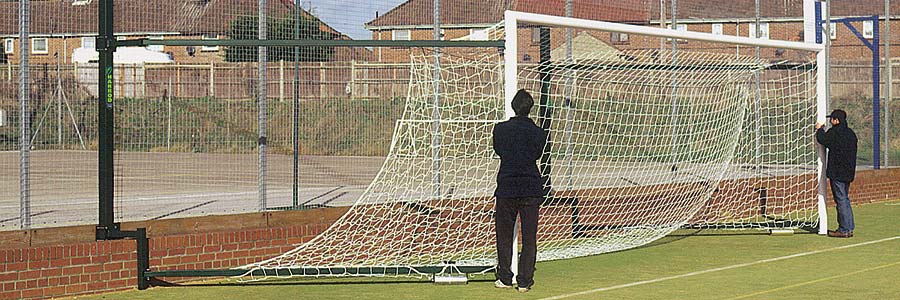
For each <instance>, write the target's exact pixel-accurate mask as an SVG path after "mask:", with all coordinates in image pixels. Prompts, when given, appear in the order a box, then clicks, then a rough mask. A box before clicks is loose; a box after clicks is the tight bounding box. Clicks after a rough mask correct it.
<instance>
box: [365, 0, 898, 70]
mask: <svg viewBox="0 0 900 300" xmlns="http://www.w3.org/2000/svg"><path fill="white" fill-rule="evenodd" d="M760 3H761V7H760V15H761V22H762V24H761V25H760V28H761V30H762V31H763V32H762V35H761V37H764V38H770V39H778V40H794V41H800V40H802V38H803V18H802V16H803V7H802V1H761V2H760ZM666 5H669V4H666ZM891 5H892V8H891V10H892V11H896V12H900V3H896V2H895V3H893V4H891ZM573 6H574V7H573V15H574V17H576V18H583V19H593V20H603V21H610V22H617V23H627V24H635V25H645V26H654V27H659V26H660V21H659V18H660V17H659V15H660V9H659V2H658V1H649V0H631V1H623V2H616V3H610V2H606V1H602V2H601V1H576V2H575V3H574V4H573ZM432 7H433V6H432V1H431V0H409V1H407V2H404V3H402V4H400V5H399V6H397V7H396V8H394V9H393V10H391V11H389V12H387V13H385V14H384V15H381V16H379V17H377V18H375V19H374V20H372V21H371V22H369V23H367V24H366V28H367V29H369V30H371V31H372V36H373V39H382V40H383V39H394V40H423V39H432V38H433V28H432V27H433V17H432V13H431V12H432ZM667 8H668V7H667ZM506 9H511V10H518V11H525V12H533V13H541V14H550V15H559V16H562V15H565V1H562V0H549V1H538V0H493V1H491V0H487V1H485V0H482V1H473V0H446V1H442V4H441V12H440V13H441V27H442V32H443V38H444V39H454V38H459V37H463V36H466V35H469V34H471V33H474V32H476V31H479V30H483V29H485V28H488V27H490V26H493V25H495V24H497V23H498V22H501V21H502V20H503V11H504V10H506ZM831 10H832V12H831V15H832V19H839V18H843V17H860V16H871V15H883V11H884V4H883V2H878V1H853V2H850V1H837V2H833V3H832V9H831ZM664 12H665V14H666V19H671V11H669V10H668V9H666V10H664ZM863 23H867V22H853V23H851V24H852V25H853V26H854V27H855V28H856V29H857V30H859V31H860V32H862V33H863V34H864V35H865V36H866V38H867V39H868V40H869V41H870V42H871V41H872V30H871V28H872V24H871V23H870V22H868V23H869V24H863ZM892 26H893V27H892V29H893V30H892V32H894V33H898V32H900V28H898V27H900V25H898V24H897V21H894V20H893V18H892ZM879 27H880V28H881V30H882V31H883V28H884V18H883V16H881V18H880V21H879ZM751 28H755V1H754V0H733V1H728V2H721V1H711V0H680V1H678V26H677V29H678V30H689V31H698V32H709V33H718V34H725V35H738V36H750V35H749V33H750V32H751V31H755V30H751ZM833 28H834V29H835V30H834V35H832V60H835V61H847V60H851V61H853V60H871V55H868V53H870V52H869V50H868V48H866V47H865V46H864V45H863V43H862V42H861V41H859V40H858V38H857V37H856V36H855V35H854V34H853V33H852V32H851V31H850V30H849V29H847V27H845V26H843V25H841V24H836V25H835V26H834V27H833ZM580 33H581V32H577V31H576V33H575V35H576V36H578V35H579V34H580ZM588 34H590V35H591V37H590V38H587V37H585V38H583V39H585V40H592V41H593V40H596V41H599V42H602V43H603V44H605V45H604V47H603V48H609V47H611V48H614V49H621V50H625V49H657V48H659V47H660V39H659V38H649V37H637V36H631V37H629V36H628V35H625V34H618V33H598V32H589V33H588ZM519 41H520V49H519V53H520V54H519V55H520V57H519V61H521V62H529V61H531V62H534V61H536V60H537V59H536V58H537V55H538V46H539V41H540V39H539V35H538V29H537V28H535V27H528V26H527V25H526V26H523V27H522V28H520V29H519ZM563 43H564V34H563V33H561V32H560V33H557V32H556V31H552V32H551V48H552V49H559V48H560V47H561V46H562V45H563ZM717 47H718V48H719V49H720V51H722V52H728V53H734V52H735V47H733V46H722V45H711V44H709V43H704V42H696V41H685V42H680V43H679V48H683V49H690V48H705V49H707V50H710V49H712V50H713V51H716V50H715V49H716V48H717ZM738 51H740V52H741V53H742V54H744V55H755V48H753V47H740V48H739V50H738ZM894 53H897V52H894ZM408 55H409V53H408V50H407V49H400V48H385V49H376V50H375V57H376V58H377V59H379V60H381V61H389V62H400V61H406V60H408ZM761 55H762V57H763V58H764V59H769V60H800V61H802V60H807V59H808V56H809V55H810V54H809V53H803V52H799V51H791V50H785V49H771V48H770V49H763V51H762V53H761Z"/></svg>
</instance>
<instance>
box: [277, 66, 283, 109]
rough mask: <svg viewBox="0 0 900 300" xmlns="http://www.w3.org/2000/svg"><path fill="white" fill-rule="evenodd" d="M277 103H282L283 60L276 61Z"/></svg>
mask: <svg viewBox="0 0 900 300" xmlns="http://www.w3.org/2000/svg"><path fill="white" fill-rule="evenodd" d="M278 102H284V60H283V59H282V60H279V61H278Z"/></svg>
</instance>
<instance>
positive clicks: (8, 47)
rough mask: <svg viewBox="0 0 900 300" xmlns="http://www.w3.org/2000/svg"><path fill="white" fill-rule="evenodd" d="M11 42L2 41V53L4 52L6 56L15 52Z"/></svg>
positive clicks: (13, 44) (10, 40)
mask: <svg viewBox="0 0 900 300" xmlns="http://www.w3.org/2000/svg"><path fill="white" fill-rule="evenodd" d="M13 41H14V40H13V39H6V40H5V41H3V49H4V50H3V52H6V54H13V53H15V52H16V50H15V48H14V47H15V42H13Z"/></svg>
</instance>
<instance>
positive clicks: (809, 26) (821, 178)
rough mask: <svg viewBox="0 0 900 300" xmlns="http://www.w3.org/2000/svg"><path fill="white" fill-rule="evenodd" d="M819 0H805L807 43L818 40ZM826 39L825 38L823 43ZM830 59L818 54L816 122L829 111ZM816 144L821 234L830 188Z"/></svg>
mask: <svg viewBox="0 0 900 300" xmlns="http://www.w3.org/2000/svg"><path fill="white" fill-rule="evenodd" d="M817 1H818V0H804V1H803V15H804V18H803V22H804V24H803V25H804V34H803V37H804V40H805V41H806V42H807V43H815V42H816V27H817V26H822V25H821V24H822V23H821V22H820V21H821V20H816V17H815V16H816V12H815V3H816V2H817ZM822 28H823V29H825V28H828V26H827V25H826V26H824V27H822ZM825 33H826V34H822V38H823V39H828V38H829V36H828V35H827V31H826V32H825ZM824 42H825V40H823V43H824ZM827 63H828V60H827V56H826V55H825V51H821V52H819V53H817V54H816V66H818V68H817V69H816V122H819V123H825V115H826V114H827V113H828V94H827V92H828V82H827V70H828V66H827ZM815 144H816V154H817V156H818V159H817V161H816V172H817V173H816V174H817V178H818V188H817V195H816V200H817V202H816V205H817V207H818V212H819V234H826V233H828V211H827V210H826V208H825V194H826V193H827V191H828V189H827V187H826V184H827V181H826V178H825V163H826V161H825V160H826V156H825V148H824V147H822V145H820V144H819V143H815Z"/></svg>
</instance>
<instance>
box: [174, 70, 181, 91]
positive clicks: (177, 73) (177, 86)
mask: <svg viewBox="0 0 900 300" xmlns="http://www.w3.org/2000/svg"><path fill="white" fill-rule="evenodd" d="M175 97H181V66H179V65H178V63H175Z"/></svg>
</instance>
